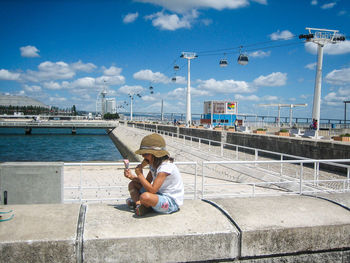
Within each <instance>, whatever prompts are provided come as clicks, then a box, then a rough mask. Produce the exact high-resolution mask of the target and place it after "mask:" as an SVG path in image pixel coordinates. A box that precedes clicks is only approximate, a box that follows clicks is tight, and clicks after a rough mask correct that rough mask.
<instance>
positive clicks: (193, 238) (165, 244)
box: [84, 200, 239, 262]
mask: <svg viewBox="0 0 350 263" xmlns="http://www.w3.org/2000/svg"><path fill="white" fill-rule="evenodd" d="M238 243H239V242H238V232H237V230H236V228H235V227H234V226H233V225H232V224H231V222H230V221H229V220H228V219H227V218H226V217H225V216H224V215H223V214H222V213H221V212H220V211H219V210H217V209H216V208H214V207H213V206H211V205H210V204H207V203H205V202H202V201H200V200H196V201H188V200H186V201H185V204H184V206H182V207H181V210H180V211H179V212H177V213H174V214H171V215H161V214H156V213H150V214H148V215H147V216H145V217H142V218H139V217H135V216H134V214H133V213H132V212H131V211H129V209H128V208H127V207H126V205H117V206H105V205H89V206H88V209H87V214H86V222H85V231H84V259H85V260H84V261H85V262H185V261H203V260H213V259H225V258H235V257H237V256H238V250H239V247H238Z"/></svg>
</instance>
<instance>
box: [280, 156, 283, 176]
mask: <svg viewBox="0 0 350 263" xmlns="http://www.w3.org/2000/svg"><path fill="white" fill-rule="evenodd" d="M282 174H283V154H281V163H280V176H282Z"/></svg>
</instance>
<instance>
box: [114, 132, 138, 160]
mask: <svg viewBox="0 0 350 263" xmlns="http://www.w3.org/2000/svg"><path fill="white" fill-rule="evenodd" d="M123 132H125V130H124V129H122V128H119V127H116V128H115V129H113V131H111V132H110V133H109V134H108V135H109V137H110V138H111V140H112V141H113V143H114V144H115V146H116V147H117V148H118V151H119V152H120V154H121V155H122V156H123V158H125V159H129V160H130V161H132V162H141V161H142V160H143V158H142V157H141V156H140V155H137V154H135V153H134V152H135V151H136V150H137V149H138V148H139V147H140V142H141V141H140V139H136V140H130V134H128V135H129V136H128V138H125V135H124V134H123Z"/></svg>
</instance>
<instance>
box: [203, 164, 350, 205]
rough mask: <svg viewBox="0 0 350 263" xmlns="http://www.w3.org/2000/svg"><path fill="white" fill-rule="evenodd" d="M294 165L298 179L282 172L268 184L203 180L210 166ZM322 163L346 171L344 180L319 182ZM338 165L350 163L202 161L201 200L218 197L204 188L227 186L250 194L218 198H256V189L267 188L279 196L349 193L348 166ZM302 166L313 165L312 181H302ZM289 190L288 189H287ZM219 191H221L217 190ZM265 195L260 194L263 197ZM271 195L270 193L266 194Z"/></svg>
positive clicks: (349, 174)
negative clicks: (333, 186) (294, 187)
mask: <svg viewBox="0 0 350 263" xmlns="http://www.w3.org/2000/svg"><path fill="white" fill-rule="evenodd" d="M283 163H284V164H294V165H299V169H300V170H299V171H300V172H299V178H291V177H288V176H287V179H286V176H284V177H282V172H281V175H280V176H276V179H277V180H275V181H268V182H251V183H250V182H249V183H236V182H225V183H221V184H205V179H206V177H207V176H206V173H205V168H206V167H207V166H210V165H217V164H219V165H224V164H225V165H241V164H242V165H249V164H253V165H254V166H256V165H259V164H281V167H282V164H283ZM320 163H324V164H327V165H334V166H338V167H339V166H341V167H343V168H346V169H347V175H346V178H344V179H326V180H320V179H319V177H318V176H317V175H318V174H319V164H320ZM339 163H350V160H349V159H339V160H338V159H337V160H336V159H334V160H310V159H309V160H280V161H278V160H268V161H204V162H203V163H202V187H201V197H202V198H205V197H206V198H207V197H218V195H217V194H215V193H214V194H211V195H210V194H209V195H205V193H206V190H205V189H206V188H205V187H216V188H218V186H225V189H226V190H227V187H228V186H242V185H246V186H251V193H246V194H242V193H233V194H232V193H228V192H222V193H220V197H223V196H237V195H238V196H244V195H247V196H256V195H257V193H256V188H257V187H269V188H271V186H275V187H277V189H279V191H276V193H275V194H277V195H281V194H305V193H320V192H323V193H324V192H327V193H329V192H349V191H350V165H344V164H339ZM304 164H314V174H315V177H314V178H313V179H312V180H306V179H304ZM326 183H341V184H342V187H341V188H339V187H338V189H334V188H332V187H326V186H325V184H326ZM287 184H289V185H290V184H292V185H295V186H298V188H297V190H288V189H287V188H288V187H286V186H282V185H287ZM289 188H290V187H289ZM271 189H276V188H271ZM286 189H287V190H286ZM219 190H221V189H220V188H219ZM264 194H266V193H262V195H264ZM268 194H269V195H271V193H268Z"/></svg>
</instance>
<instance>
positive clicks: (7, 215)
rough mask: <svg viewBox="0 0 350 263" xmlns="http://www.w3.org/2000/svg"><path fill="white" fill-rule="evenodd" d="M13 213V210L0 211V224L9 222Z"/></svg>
mask: <svg viewBox="0 0 350 263" xmlns="http://www.w3.org/2000/svg"><path fill="white" fill-rule="evenodd" d="M12 212H13V210H9V211H5V212H3V211H0V222H5V221H9V220H11V219H12V218H13V217H14V216H15V214H11V213H12Z"/></svg>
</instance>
